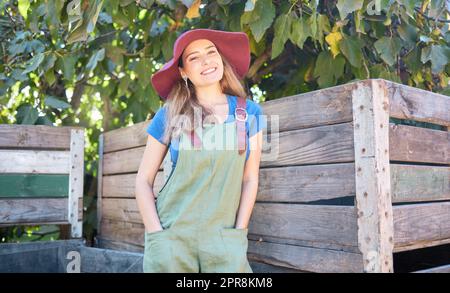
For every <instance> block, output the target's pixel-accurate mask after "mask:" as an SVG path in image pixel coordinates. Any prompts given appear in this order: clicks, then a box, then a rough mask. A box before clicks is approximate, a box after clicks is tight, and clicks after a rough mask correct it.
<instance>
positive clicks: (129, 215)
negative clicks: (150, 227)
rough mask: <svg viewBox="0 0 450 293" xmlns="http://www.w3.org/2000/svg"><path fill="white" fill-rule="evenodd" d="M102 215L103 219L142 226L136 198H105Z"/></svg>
mask: <svg viewBox="0 0 450 293" xmlns="http://www.w3.org/2000/svg"><path fill="white" fill-rule="evenodd" d="M102 213H103V215H102V219H110V220H116V221H123V222H130V223H140V224H142V216H141V214H140V212H139V209H138V206H137V201H136V199H135V198H103V200H102Z"/></svg>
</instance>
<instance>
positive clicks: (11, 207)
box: [0, 198, 68, 226]
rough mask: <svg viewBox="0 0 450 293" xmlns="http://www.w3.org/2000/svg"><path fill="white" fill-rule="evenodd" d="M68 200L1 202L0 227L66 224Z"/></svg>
mask: <svg viewBox="0 0 450 293" xmlns="http://www.w3.org/2000/svg"><path fill="white" fill-rule="evenodd" d="M67 206H68V199H67V198H51V199H38V198H36V199H32V200H30V199H7V200H1V201H0V226H10V225H11V224H12V223H14V224H16V223H17V224H20V223H28V224H31V223H33V224H44V222H52V223H53V222H58V223H64V222H67V220H68V215H67Z"/></svg>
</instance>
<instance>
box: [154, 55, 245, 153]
mask: <svg viewBox="0 0 450 293" xmlns="http://www.w3.org/2000/svg"><path fill="white" fill-rule="evenodd" d="M219 54H220V52H219ZM220 56H221V57H222V61H223V77H222V79H221V80H220V81H219V83H220V88H221V91H222V93H224V94H227V95H233V96H237V97H243V98H247V92H246V90H245V89H244V87H243V85H242V83H241V81H240V80H239V78H238V77H237V75H236V74H235V71H234V69H233V67H232V65H231V64H230V63H229V62H228V60H226V58H225V57H224V56H223V55H222V54H220ZM178 65H179V66H180V67H183V62H182V58H181V57H180V59H179V64H178ZM163 107H167V110H166V121H165V125H166V127H165V131H164V135H163V139H162V140H163V142H164V143H165V144H167V145H168V144H169V141H170V140H171V139H172V138H177V137H179V136H180V135H181V133H182V132H183V131H186V132H189V131H191V130H192V129H194V128H197V127H199V126H203V122H204V119H205V117H206V116H208V115H211V114H212V111H211V110H210V109H208V108H206V107H203V106H202V105H200V103H199V102H198V99H197V96H196V94H195V86H194V84H193V83H192V82H191V81H190V80H188V87H186V84H185V81H184V80H183V79H182V78H180V79H179V80H178V81H177V82H176V83H175V84H174V86H173V87H172V89H171V91H170V92H169V95H168V96H167V100H166V102H165V104H164V105H163ZM195 108H197V109H201V113H202V117H201V119H194V114H195V111H194V109H195ZM196 113H198V112H196ZM183 118H184V119H183ZM198 118H200V117H198Z"/></svg>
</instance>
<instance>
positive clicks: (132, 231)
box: [100, 218, 145, 247]
mask: <svg viewBox="0 0 450 293" xmlns="http://www.w3.org/2000/svg"><path fill="white" fill-rule="evenodd" d="M101 226H102V227H101V231H102V234H101V235H100V237H102V238H103V239H108V240H113V241H117V242H121V243H124V244H132V245H138V246H142V247H143V246H144V235H145V234H144V231H145V229H144V224H138V223H128V222H121V221H115V220H109V219H105V218H103V219H102V221H101Z"/></svg>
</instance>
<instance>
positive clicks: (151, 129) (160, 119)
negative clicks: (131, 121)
mask: <svg viewBox="0 0 450 293" xmlns="http://www.w3.org/2000/svg"><path fill="white" fill-rule="evenodd" d="M165 120H166V107H161V108H159V110H158V111H156V113H155V116H153V119H152V120H151V121H150V124H149V125H148V127H147V133H148V134H150V135H151V136H153V137H154V138H155V139H156V140H158V141H159V142H160V143H162V144H165V143H163V140H162V139H163V136H164V130H165ZM165 145H167V144H165Z"/></svg>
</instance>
